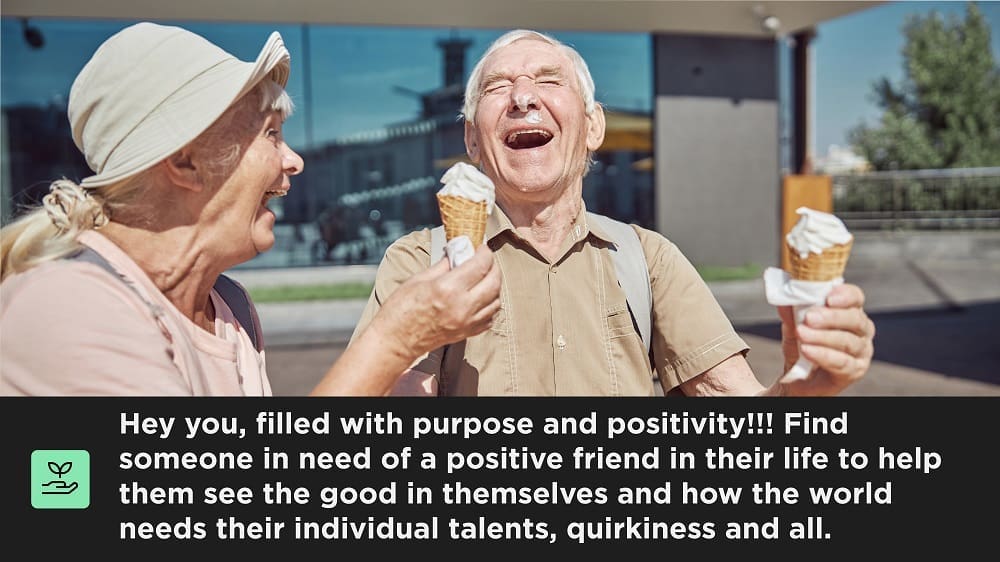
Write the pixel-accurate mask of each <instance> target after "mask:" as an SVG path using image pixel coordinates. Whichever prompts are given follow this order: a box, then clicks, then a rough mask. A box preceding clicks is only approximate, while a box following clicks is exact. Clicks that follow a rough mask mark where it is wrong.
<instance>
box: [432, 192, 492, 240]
mask: <svg viewBox="0 0 1000 562" xmlns="http://www.w3.org/2000/svg"><path fill="white" fill-rule="evenodd" d="M437 201H438V209H439V210H440V211H441V222H442V223H443V224H444V234H445V238H446V239H448V240H451V239H452V238H456V237H458V236H462V235H463V234H464V235H466V236H468V237H469V240H471V241H472V246H473V247H479V245H480V244H482V243H483V238H484V237H485V236H486V201H472V200H471V199H466V198H464V197H456V196H454V195H438V196H437Z"/></svg>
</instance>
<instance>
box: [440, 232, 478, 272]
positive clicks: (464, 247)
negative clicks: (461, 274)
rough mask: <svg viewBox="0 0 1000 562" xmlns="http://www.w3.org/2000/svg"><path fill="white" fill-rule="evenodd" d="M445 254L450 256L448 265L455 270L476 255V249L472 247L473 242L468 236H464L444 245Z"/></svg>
mask: <svg viewBox="0 0 1000 562" xmlns="http://www.w3.org/2000/svg"><path fill="white" fill-rule="evenodd" d="M444 253H445V255H446V256H448V263H450V264H451V267H452V269H454V268H456V267H458V266H460V265H462V264H463V263H465V262H466V261H468V260H469V259H470V258H472V256H474V255H476V249H475V248H473V247H472V240H469V237H468V236H465V235H462V236H456V237H455V238H452V239H451V240H449V241H448V242H447V243H446V244H445V245H444Z"/></svg>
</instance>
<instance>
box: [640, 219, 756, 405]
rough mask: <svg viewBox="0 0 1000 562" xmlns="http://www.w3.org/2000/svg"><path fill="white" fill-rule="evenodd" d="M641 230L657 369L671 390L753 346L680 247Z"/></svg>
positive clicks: (663, 385)
mask: <svg viewBox="0 0 1000 562" xmlns="http://www.w3.org/2000/svg"><path fill="white" fill-rule="evenodd" d="M637 231H638V232H639V238H640V240H641V241H642V245H643V249H644V250H645V253H646V256H647V260H648V262H649V282H650V287H651V289H652V294H653V315H652V324H653V333H652V355H653V367H654V368H655V369H656V372H657V374H658V376H659V379H660V385H661V386H662V387H663V391H664V392H669V391H670V390H671V389H673V388H675V387H677V386H678V385H680V384H681V383H683V382H685V381H688V380H690V379H692V378H694V377H696V376H698V375H700V374H702V373H704V372H705V371H707V370H709V369H711V368H712V367H714V366H716V365H718V364H719V363H721V362H722V361H724V360H725V359H727V358H728V357H730V356H732V355H734V354H736V353H745V352H747V351H748V350H749V349H750V348H749V346H748V345H747V344H746V342H744V341H743V339H742V338H740V337H739V336H738V335H737V334H736V330H734V329H733V325H732V323H731V322H730V321H729V319H728V318H727V317H726V315H725V313H724V312H723V310H722V307H721V306H719V303H718V301H716V299H715V296H714V295H713V294H712V291H711V290H710V289H709V287H708V285H707V284H706V283H705V281H704V280H702V278H701V276H700V275H699V274H698V271H697V270H696V269H695V268H694V266H693V265H691V262H689V261H688V260H687V258H686V257H684V255H683V254H682V253H681V251H680V250H679V249H678V248H677V246H676V245H674V244H673V243H672V242H670V241H669V240H667V239H666V238H664V237H663V236H662V235H660V234H658V233H655V232H652V231H649V230H645V229H637Z"/></svg>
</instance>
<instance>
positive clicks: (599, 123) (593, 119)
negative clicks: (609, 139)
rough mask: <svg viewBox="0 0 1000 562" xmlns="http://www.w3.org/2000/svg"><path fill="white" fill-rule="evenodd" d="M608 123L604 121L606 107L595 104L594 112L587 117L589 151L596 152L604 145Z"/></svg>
mask: <svg viewBox="0 0 1000 562" xmlns="http://www.w3.org/2000/svg"><path fill="white" fill-rule="evenodd" d="M606 127H607V123H606V122H605V120H604V107H603V106H602V105H601V104H599V103H597V102H594V111H593V112H591V114H590V115H588V116H587V150H589V151H591V152H595V151H596V150H597V149H598V148H600V147H601V145H602V144H604V132H605V130H606Z"/></svg>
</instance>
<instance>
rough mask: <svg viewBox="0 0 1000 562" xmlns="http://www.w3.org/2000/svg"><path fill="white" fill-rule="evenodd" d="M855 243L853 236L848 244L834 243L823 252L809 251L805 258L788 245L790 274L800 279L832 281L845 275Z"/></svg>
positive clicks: (793, 277)
mask: <svg viewBox="0 0 1000 562" xmlns="http://www.w3.org/2000/svg"><path fill="white" fill-rule="evenodd" d="M853 244H854V239H853V238H852V239H851V240H848V241H847V243H846V244H834V245H833V246H831V247H829V248H827V249H825V250H823V253H821V254H815V253H813V252H809V255H807V256H806V257H804V258H803V257H802V256H801V255H799V252H798V250H796V249H795V248H792V247H791V246H788V259H789V269H788V274H789V275H790V276H791V277H792V279H798V280H800V281H831V280H833V279H836V278H838V277H843V276H844V268H845V267H846V266H847V258H848V257H849V256H850V255H851V246H852V245H853Z"/></svg>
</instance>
